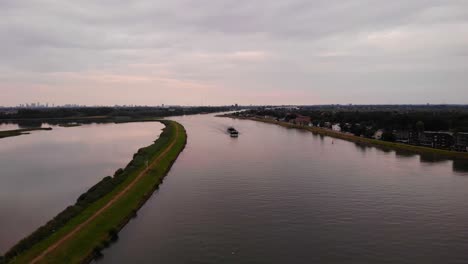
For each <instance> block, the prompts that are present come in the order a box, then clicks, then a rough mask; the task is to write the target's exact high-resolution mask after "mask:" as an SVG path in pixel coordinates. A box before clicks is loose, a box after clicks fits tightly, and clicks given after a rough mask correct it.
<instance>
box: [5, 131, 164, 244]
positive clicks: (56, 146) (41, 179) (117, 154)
mask: <svg viewBox="0 0 468 264" xmlns="http://www.w3.org/2000/svg"><path fill="white" fill-rule="evenodd" d="M46 126H48V125H46ZM163 127H164V126H163V125H162V124H161V123H127V124H118V125H117V124H100V125H84V126H81V127H70V128H63V127H53V130H52V131H35V132H33V133H32V134H30V135H23V136H19V137H10V138H3V139H0V253H3V252H4V251H6V250H7V249H8V248H9V247H11V246H12V245H14V244H15V243H16V242H17V241H19V240H20V239H21V238H23V237H24V236H26V235H28V234H29V233H31V232H32V231H34V230H35V229H36V228H37V227H39V226H41V225H43V224H45V223H46V222H47V221H48V220H50V219H51V218H52V217H54V216H55V215H56V214H57V213H59V212H60V211H62V210H63V209H65V207H66V206H68V205H71V204H73V203H74V202H75V201H76V199H77V198H78V196H79V195H80V194H82V193H83V192H85V191H86V190H87V189H89V188H90V187H91V186H93V185H94V184H96V183H97V182H98V181H100V180H101V179H102V178H103V177H105V176H107V175H113V173H114V171H115V170H117V169H118V168H120V167H124V166H126V165H127V163H128V162H129V161H130V160H131V159H132V156H133V154H134V153H135V152H137V150H138V149H139V148H141V147H144V146H148V145H150V144H151V142H152V141H154V140H155V139H157V138H158V136H159V134H160V133H161V129H162V128H163ZM0 128H1V127H0Z"/></svg>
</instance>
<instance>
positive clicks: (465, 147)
mask: <svg viewBox="0 0 468 264" xmlns="http://www.w3.org/2000/svg"><path fill="white" fill-rule="evenodd" d="M454 148H455V150H457V151H468V132H459V133H456V134H455V145H454Z"/></svg>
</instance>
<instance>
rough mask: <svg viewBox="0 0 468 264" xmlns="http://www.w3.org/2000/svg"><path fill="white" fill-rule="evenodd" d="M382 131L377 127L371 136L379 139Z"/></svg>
mask: <svg viewBox="0 0 468 264" xmlns="http://www.w3.org/2000/svg"><path fill="white" fill-rule="evenodd" d="M383 133H384V131H383V130H382V129H379V130H377V131H375V133H374V135H373V136H372V138H374V139H377V140H381V139H382V135H383Z"/></svg>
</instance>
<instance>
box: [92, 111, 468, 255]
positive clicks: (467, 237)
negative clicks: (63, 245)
mask: <svg viewBox="0 0 468 264" xmlns="http://www.w3.org/2000/svg"><path fill="white" fill-rule="evenodd" d="M173 119H174V120H176V121H179V122H180V123H182V124H183V125H184V126H185V128H186V129H187V133H188V144H187V147H186V149H185V150H184V151H183V153H182V154H181V155H180V157H179V159H178V160H177V161H176V163H175V164H174V166H173V167H172V169H171V171H170V173H169V174H168V176H167V177H166V178H165V180H164V183H163V184H162V186H161V188H160V189H159V191H157V192H156V193H155V194H154V195H153V196H152V197H151V199H150V200H149V201H148V202H147V203H146V204H145V205H144V207H143V208H142V209H141V210H140V211H139V212H138V217H137V218H136V219H134V220H132V221H131V222H130V223H129V224H128V225H127V226H126V227H125V228H124V229H123V230H122V232H121V233H120V239H119V240H118V241H117V243H115V244H113V245H112V246H111V247H110V248H109V249H106V250H104V252H103V253H104V258H102V259H101V260H99V261H97V263H99V264H107V263H109V264H110V263H165V264H167V263H467V262H468V254H467V252H468V210H467V209H468V199H467V197H468V172H467V169H466V162H461V161H456V162H454V161H450V160H444V159H439V158H437V157H433V156H429V157H427V156H424V157H421V156H419V155H413V154H410V153H404V152H395V151H389V150H381V149H377V148H375V147H367V146H362V145H358V144H355V143H352V142H347V141H343V140H337V139H332V138H329V137H322V136H319V135H313V134H312V133H310V132H305V131H300V130H295V129H287V128H283V127H280V126H276V125H271V124H265V123H260V122H255V121H248V120H232V119H227V118H217V117H214V116H213V115H196V116H185V117H177V118H173ZM230 125H233V126H235V127H236V128H237V129H238V130H239V131H240V136H239V138H230V137H229V135H228V134H227V133H226V132H225V131H226V129H227V127H228V126H230Z"/></svg>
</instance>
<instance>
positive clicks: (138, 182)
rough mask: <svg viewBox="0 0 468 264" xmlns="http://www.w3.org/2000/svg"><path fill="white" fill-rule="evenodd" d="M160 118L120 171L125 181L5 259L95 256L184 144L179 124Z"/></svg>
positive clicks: (60, 260) (56, 259)
mask: <svg viewBox="0 0 468 264" xmlns="http://www.w3.org/2000/svg"><path fill="white" fill-rule="evenodd" d="M161 122H163V123H164V124H165V125H166V128H165V129H164V131H163V133H162V134H161V135H160V137H159V139H158V140H157V141H156V142H155V143H154V144H152V145H150V146H148V147H145V148H142V149H140V150H139V151H138V153H137V154H135V156H134V159H133V160H132V162H131V163H130V164H129V166H127V168H125V169H124V172H123V173H126V174H128V176H127V177H126V179H125V181H123V182H122V183H121V184H119V185H118V186H116V187H115V188H114V189H113V190H112V191H111V192H109V193H108V194H107V195H105V196H103V197H102V198H100V199H99V200H97V201H96V202H94V203H92V204H91V205H90V206H88V207H87V208H86V209H85V210H83V211H82V212H81V213H80V214H78V215H77V216H76V217H74V218H72V219H71V220H70V221H68V222H67V223H66V224H65V225H64V226H63V227H62V228H60V229H59V230H57V231H56V232H54V233H53V234H52V235H50V236H48V237H47V238H45V239H43V240H42V241H40V242H39V243H37V244H35V245H34V246H33V247H31V248H30V249H28V250H26V251H24V252H22V253H21V254H19V255H18V256H17V257H15V258H11V259H9V262H8V263H31V262H34V263H82V262H88V261H90V260H92V258H94V257H95V256H98V255H99V254H100V251H101V250H102V249H103V248H105V247H106V246H108V245H109V243H110V242H111V241H112V240H114V239H115V236H116V233H117V232H118V231H119V230H120V229H121V228H122V227H123V226H124V225H125V224H126V223H127V222H128V221H129V220H130V219H131V218H132V217H134V216H135V214H136V211H137V210H138V209H139V208H140V207H141V206H142V205H143V204H144V202H145V201H146V200H147V199H148V198H149V197H150V196H151V194H152V193H153V192H154V190H156V189H157V188H158V186H159V184H160V183H161V182H162V180H163V178H164V176H165V175H166V174H167V172H168V171H169V169H170V167H171V166H172V164H173V162H174V161H175V160H176V159H177V157H178V155H179V153H180V152H181V151H182V150H183V149H184V147H185V144H186V139H187V135H186V132H185V129H184V128H183V126H182V125H180V124H178V123H176V122H174V121H164V120H163V121H161ZM147 161H149V162H148V164H150V165H149V168H148V169H147V168H146V164H147ZM44 252H47V254H45V255H44V254H43V253H44ZM41 254H42V255H41ZM38 256H41V257H39V258H38Z"/></svg>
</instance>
